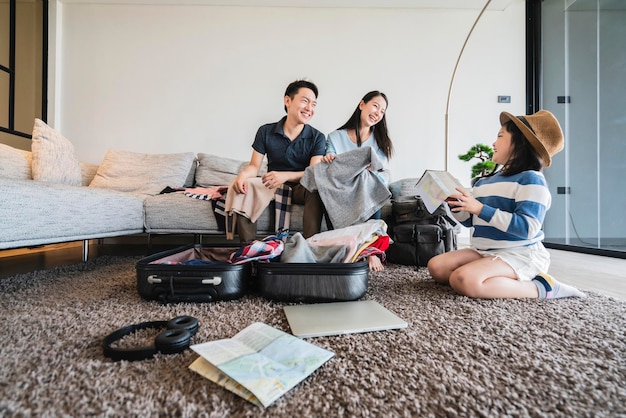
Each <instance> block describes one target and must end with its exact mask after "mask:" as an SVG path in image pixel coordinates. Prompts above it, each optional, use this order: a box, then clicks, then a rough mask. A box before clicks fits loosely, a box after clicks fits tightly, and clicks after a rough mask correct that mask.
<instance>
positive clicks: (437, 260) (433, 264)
mask: <svg viewBox="0 0 626 418" xmlns="http://www.w3.org/2000/svg"><path fill="white" fill-rule="evenodd" d="M426 266H427V268H428V272H429V273H430V276H431V277H432V278H433V279H434V280H435V281H437V282H443V283H445V282H447V281H448V276H449V272H448V271H447V269H446V268H445V265H444V263H443V262H442V260H441V257H439V256H434V257H433V258H431V259H430V260H428V263H427V265H426Z"/></svg>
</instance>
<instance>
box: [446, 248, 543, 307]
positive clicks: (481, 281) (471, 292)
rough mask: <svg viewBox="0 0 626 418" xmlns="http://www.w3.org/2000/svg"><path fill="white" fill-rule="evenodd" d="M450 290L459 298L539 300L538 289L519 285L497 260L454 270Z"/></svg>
mask: <svg viewBox="0 0 626 418" xmlns="http://www.w3.org/2000/svg"><path fill="white" fill-rule="evenodd" d="M449 282H450V286H451V287H452V288H453V289H454V290H455V291H456V292H457V293H459V294H461V295H464V296H469V297H474V298H537V297H539V292H538V291H537V286H536V285H535V284H534V283H533V282H530V281H519V280H517V276H516V274H515V271H513V269H512V268H511V266H509V265H508V264H507V263H505V262H504V261H502V260H501V259H499V258H495V257H481V258H480V259H477V260H474V261H472V262H470V263H468V264H465V265H463V266H461V267H459V268H457V269H455V270H454V271H453V272H452V273H451V274H450V278H449Z"/></svg>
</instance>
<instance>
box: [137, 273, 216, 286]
mask: <svg viewBox="0 0 626 418" xmlns="http://www.w3.org/2000/svg"><path fill="white" fill-rule="evenodd" d="M170 277H171V276H170ZM168 278H169V277H167V278H166V279H165V280H167V279H168ZM176 278H177V279H183V280H184V279H188V280H193V281H198V279H202V280H200V284H210V285H213V286H217V285H219V284H221V283H222V278H221V277H220V276H213V277H211V278H208V277H204V278H200V277H178V276H177V277H176ZM146 280H147V282H148V283H149V284H159V283H163V279H161V278H159V276H157V275H156V274H151V275H150V276H148V277H147V278H146Z"/></svg>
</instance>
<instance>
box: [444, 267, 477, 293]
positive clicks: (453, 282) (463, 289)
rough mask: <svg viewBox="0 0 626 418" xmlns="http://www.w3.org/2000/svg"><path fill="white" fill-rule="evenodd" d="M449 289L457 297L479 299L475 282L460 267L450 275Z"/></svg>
mask: <svg viewBox="0 0 626 418" xmlns="http://www.w3.org/2000/svg"><path fill="white" fill-rule="evenodd" d="M450 287H451V288H452V289H454V291H455V292H457V293H458V294H459V295H463V296H467V297H471V298H476V297H479V296H480V295H479V292H478V290H479V289H478V288H477V287H476V282H475V280H471V278H470V277H468V275H467V272H466V271H465V269H463V268H462V267H460V268H458V269H456V270H454V271H453V272H452V273H451V274H450Z"/></svg>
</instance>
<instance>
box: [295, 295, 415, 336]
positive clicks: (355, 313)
mask: <svg viewBox="0 0 626 418" xmlns="http://www.w3.org/2000/svg"><path fill="white" fill-rule="evenodd" d="M283 309H284V311H285V315H286V316H287V321H289V327H290V328H291V333H292V334H293V335H295V336H296V337H300V338H308V337H325V336H329V335H341V334H354V333H359V332H370V331H383V330H389V329H399V328H406V327H407V326H408V325H409V324H408V323H407V322H406V321H404V320H403V319H401V318H399V317H398V316H396V315H395V314H394V313H393V312H391V311H389V310H387V309H386V308H385V307H384V306H382V305H381V304H379V303H378V302H376V301H373V300H362V301H354V302H330V303H314V304H310V305H293V306H285V307H283Z"/></svg>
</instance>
